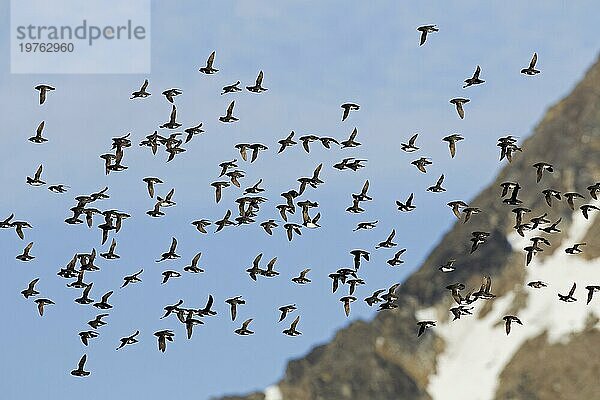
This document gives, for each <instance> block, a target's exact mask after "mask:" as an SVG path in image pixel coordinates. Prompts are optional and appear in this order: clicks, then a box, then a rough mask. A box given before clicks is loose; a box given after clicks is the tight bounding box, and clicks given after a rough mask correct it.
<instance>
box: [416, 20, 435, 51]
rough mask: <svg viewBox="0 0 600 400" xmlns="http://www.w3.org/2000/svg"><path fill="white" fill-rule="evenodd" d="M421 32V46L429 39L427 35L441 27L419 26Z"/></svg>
mask: <svg viewBox="0 0 600 400" xmlns="http://www.w3.org/2000/svg"><path fill="white" fill-rule="evenodd" d="M417 30H418V31H419V32H421V39H420V40H419V46H423V45H424V44H425V42H426V41H427V35H428V34H430V33H433V32H438V31H439V29H438V28H437V26H436V25H423V26H419V27H418V28H417Z"/></svg>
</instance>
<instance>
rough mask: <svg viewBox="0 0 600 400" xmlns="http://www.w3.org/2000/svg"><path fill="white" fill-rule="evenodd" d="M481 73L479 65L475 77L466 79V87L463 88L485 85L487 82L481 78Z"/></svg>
mask: <svg viewBox="0 0 600 400" xmlns="http://www.w3.org/2000/svg"><path fill="white" fill-rule="evenodd" d="M480 73H481V67H480V66H479V65H478V66H477V68H475V72H474V73H473V76H472V77H471V78H468V79H465V85H464V86H463V89H465V88H468V87H469V86H473V85H481V84H482V83H484V82H485V81H484V80H483V79H480V78H479V74H480Z"/></svg>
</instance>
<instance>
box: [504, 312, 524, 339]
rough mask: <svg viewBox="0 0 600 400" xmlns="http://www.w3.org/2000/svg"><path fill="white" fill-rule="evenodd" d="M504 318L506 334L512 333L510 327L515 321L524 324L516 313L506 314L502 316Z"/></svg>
mask: <svg viewBox="0 0 600 400" xmlns="http://www.w3.org/2000/svg"><path fill="white" fill-rule="evenodd" d="M502 319H503V320H504V327H505V329H506V335H508V334H509V333H510V327H511V324H512V323H513V322H516V323H517V324H519V325H523V323H522V322H521V320H520V319H519V318H517V317H515V316H514V315H506V316H504V317H503V318H502Z"/></svg>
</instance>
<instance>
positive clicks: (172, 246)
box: [169, 238, 177, 253]
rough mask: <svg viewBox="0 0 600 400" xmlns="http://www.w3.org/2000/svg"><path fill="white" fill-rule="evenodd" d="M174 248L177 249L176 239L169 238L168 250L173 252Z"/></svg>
mask: <svg viewBox="0 0 600 400" xmlns="http://www.w3.org/2000/svg"><path fill="white" fill-rule="evenodd" d="M176 249H177V239H175V238H172V239H171V247H170V248H169V252H170V253H174V252H175V250H176Z"/></svg>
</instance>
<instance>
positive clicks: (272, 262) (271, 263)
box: [267, 257, 277, 271]
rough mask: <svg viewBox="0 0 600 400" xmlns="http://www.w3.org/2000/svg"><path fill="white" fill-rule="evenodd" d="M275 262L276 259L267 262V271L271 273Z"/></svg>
mask: <svg viewBox="0 0 600 400" xmlns="http://www.w3.org/2000/svg"><path fill="white" fill-rule="evenodd" d="M276 262H277V257H273V258H272V259H271V261H269V263H268V264H267V271H273V267H274V266H275V263H276Z"/></svg>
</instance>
